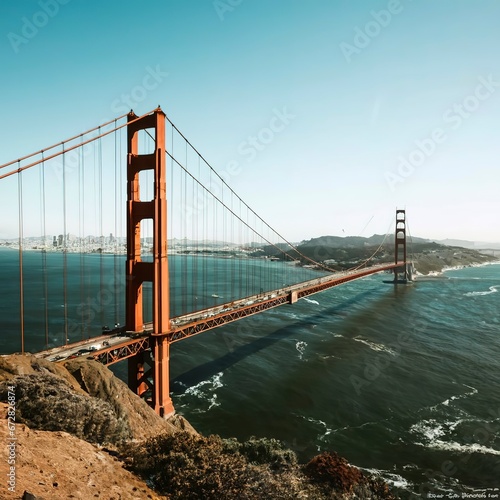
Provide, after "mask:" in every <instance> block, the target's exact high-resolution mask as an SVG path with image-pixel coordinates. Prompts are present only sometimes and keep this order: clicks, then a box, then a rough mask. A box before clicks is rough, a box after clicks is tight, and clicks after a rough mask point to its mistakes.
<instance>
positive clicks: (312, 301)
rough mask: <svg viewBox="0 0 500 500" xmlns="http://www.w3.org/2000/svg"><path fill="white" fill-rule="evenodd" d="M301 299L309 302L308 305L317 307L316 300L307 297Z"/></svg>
mask: <svg viewBox="0 0 500 500" xmlns="http://www.w3.org/2000/svg"><path fill="white" fill-rule="evenodd" d="M302 299H303V300H305V301H306V302H309V304H316V305H317V306H319V302H318V301H317V300H313V299H308V298H307V297H303V298H302Z"/></svg>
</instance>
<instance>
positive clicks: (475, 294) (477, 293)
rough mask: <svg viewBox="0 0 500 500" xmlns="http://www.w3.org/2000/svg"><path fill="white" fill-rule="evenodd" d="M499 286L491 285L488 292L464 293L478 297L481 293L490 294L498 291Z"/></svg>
mask: <svg viewBox="0 0 500 500" xmlns="http://www.w3.org/2000/svg"><path fill="white" fill-rule="evenodd" d="M498 288H500V287H499V286H490V288H489V290H488V291H487V292H467V293H464V295H465V296H466V297H477V296H481V295H490V294H491V293H496V292H498Z"/></svg>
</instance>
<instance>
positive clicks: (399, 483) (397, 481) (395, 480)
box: [358, 467, 412, 489]
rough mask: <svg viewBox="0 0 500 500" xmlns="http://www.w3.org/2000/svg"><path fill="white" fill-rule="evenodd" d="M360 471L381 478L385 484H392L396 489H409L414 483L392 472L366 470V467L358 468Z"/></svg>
mask: <svg viewBox="0 0 500 500" xmlns="http://www.w3.org/2000/svg"><path fill="white" fill-rule="evenodd" d="M358 469H361V470H363V471H365V472H368V474H370V475H372V476H375V477H378V478H381V479H383V480H384V481H385V482H387V483H389V484H391V485H392V486H394V487H396V488H404V489H409V488H410V487H411V486H412V483H410V482H409V481H407V480H406V479H405V478H404V477H403V476H400V475H399V474H394V472H390V471H388V470H381V469H365V468H364V467H358Z"/></svg>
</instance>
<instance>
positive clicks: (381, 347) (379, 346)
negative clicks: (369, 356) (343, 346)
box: [353, 337, 396, 356]
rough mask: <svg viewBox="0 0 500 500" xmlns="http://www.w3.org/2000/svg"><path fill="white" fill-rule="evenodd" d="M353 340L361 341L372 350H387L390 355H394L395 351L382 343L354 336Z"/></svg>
mask: <svg viewBox="0 0 500 500" xmlns="http://www.w3.org/2000/svg"><path fill="white" fill-rule="evenodd" d="M353 340H355V341H356V342H361V343H362V344H365V345H367V346H368V347H369V348H370V349H372V350H373V351H378V352H387V353H389V354H390V355H391V356H395V355H396V352H395V351H393V350H392V349H391V348H390V347H387V346H385V345H384V344H376V343H375V342H371V341H369V340H366V339H362V338H360V337H354V338H353Z"/></svg>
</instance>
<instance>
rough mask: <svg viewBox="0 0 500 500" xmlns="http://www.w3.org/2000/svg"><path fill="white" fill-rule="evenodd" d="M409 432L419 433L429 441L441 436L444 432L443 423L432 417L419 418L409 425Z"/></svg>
mask: <svg viewBox="0 0 500 500" xmlns="http://www.w3.org/2000/svg"><path fill="white" fill-rule="evenodd" d="M410 432H412V433H414V434H420V435H421V436H424V437H425V438H427V439H428V440H429V441H432V440H434V439H436V438H440V437H443V436H444V435H445V433H446V431H445V430H444V428H443V425H442V424H440V423H439V422H437V421H436V420H434V419H433V418H431V419H429V420H421V421H420V422H417V423H416V424H413V425H412V426H411V427H410Z"/></svg>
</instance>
